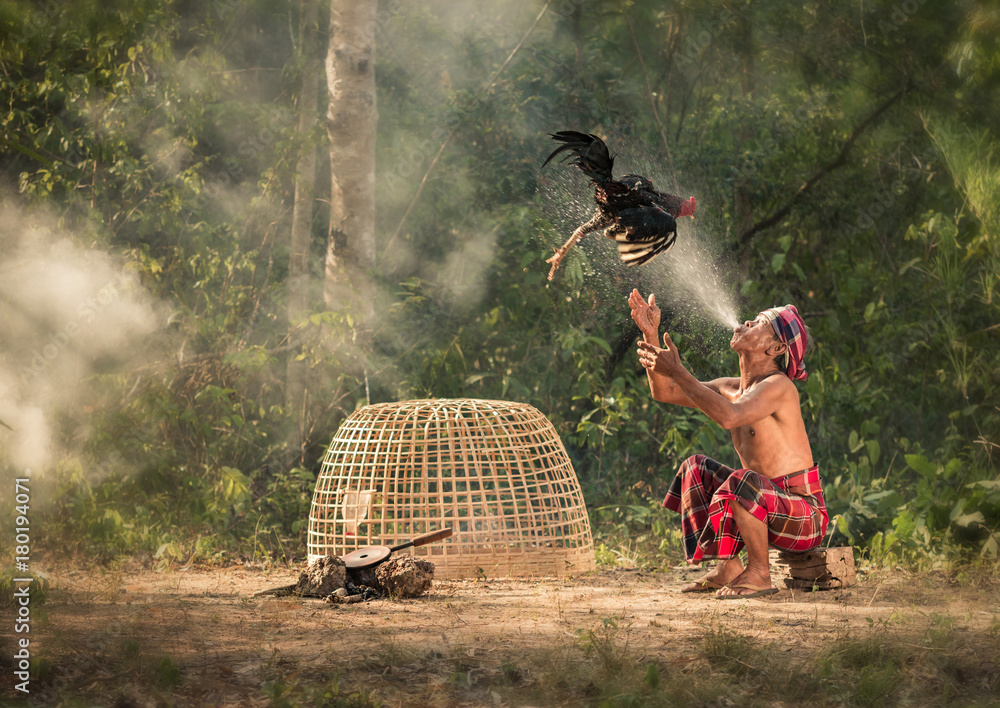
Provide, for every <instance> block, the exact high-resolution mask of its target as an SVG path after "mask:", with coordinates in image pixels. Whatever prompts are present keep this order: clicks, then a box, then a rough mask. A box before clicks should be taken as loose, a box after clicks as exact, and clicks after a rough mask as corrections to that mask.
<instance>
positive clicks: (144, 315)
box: [0, 205, 164, 471]
mask: <svg viewBox="0 0 1000 708" xmlns="http://www.w3.org/2000/svg"><path fill="white" fill-rule="evenodd" d="M0 259H2V260H0V262H2V264H3V265H2V266H0V310H2V316H0V347H2V350H0V421H3V423H4V424H5V425H6V426H7V427H3V426H0V444H2V446H3V448H4V450H5V452H6V456H7V462H8V463H9V464H11V465H13V466H14V467H15V468H30V469H32V470H33V471H42V470H44V469H45V468H47V467H48V466H49V465H50V464H51V463H52V461H53V459H55V456H56V454H57V453H58V452H63V451H67V450H69V449H72V448H73V447H75V446H77V445H79V443H80V442H81V441H80V440H65V439H59V437H58V434H57V430H58V429H59V425H58V421H59V419H60V418H61V417H63V416H67V415H68V416H70V417H71V418H76V419H79V420H81V421H83V422H84V425H85V415H84V406H85V405H86V404H87V401H88V399H89V397H91V396H92V394H93V392H94V390H93V381H92V380H93V378H94V376H95V375H96V374H100V373H108V372H117V371H120V370H121V369H122V368H123V367H125V366H127V365H128V364H129V363H130V362H132V361H134V360H135V358H136V357H137V356H138V355H139V354H140V352H141V350H142V346H141V344H142V343H143V342H144V340H145V339H146V338H148V337H149V335H151V334H153V333H154V332H156V331H157V329H158V328H159V326H160V323H161V322H162V321H163V320H164V313H163V312H162V311H161V310H160V308H158V306H157V304H156V303H155V301H154V300H153V298H152V297H151V296H150V295H149V293H148V292H147V291H146V290H145V289H144V288H143V287H142V286H141V284H140V283H139V281H138V279H137V278H136V277H135V276H134V275H132V274H130V273H128V272H126V271H125V270H124V269H123V266H122V264H121V263H120V262H118V261H117V260H116V259H115V258H113V257H112V256H110V255H108V254H107V253H104V252H101V251H95V250H89V249H86V248H84V247H82V246H81V245H79V243H78V242H77V241H76V240H74V239H73V238H72V237H71V236H70V235H68V234H65V233H60V231H59V230H58V229H57V228H55V227H54V226H53V225H52V224H47V223H45V220H44V219H40V218H38V217H35V216H31V217H28V216H26V215H24V214H22V213H21V212H20V211H19V210H18V209H16V208H15V207H12V206H10V205H0Z"/></svg>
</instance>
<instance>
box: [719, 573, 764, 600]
mask: <svg viewBox="0 0 1000 708" xmlns="http://www.w3.org/2000/svg"><path fill="white" fill-rule="evenodd" d="M776 592H778V588H776V587H774V586H773V585H771V572H770V568H764V569H759V568H753V567H749V566H748V567H747V568H746V569H744V571H743V572H742V573H740V574H739V575H737V576H736V577H735V578H733V579H731V580H730V581H729V582H728V583H726V587H724V588H721V589H720V590H718V591H717V592H716V593H715V595H716V597H719V598H724V599H733V598H740V597H747V598H749V597H760V596H761V595H773V594H774V593H776Z"/></svg>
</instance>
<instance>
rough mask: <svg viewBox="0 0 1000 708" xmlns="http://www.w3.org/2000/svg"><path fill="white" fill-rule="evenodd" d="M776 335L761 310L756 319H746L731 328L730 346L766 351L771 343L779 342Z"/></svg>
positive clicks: (745, 349) (738, 349) (742, 349)
mask: <svg viewBox="0 0 1000 708" xmlns="http://www.w3.org/2000/svg"><path fill="white" fill-rule="evenodd" d="M780 342H781V340H780V339H778V335H776V334H775V333H774V327H772V326H771V322H770V320H768V318H767V315H765V314H764V313H763V312H762V313H760V314H759V315H757V318H756V319H753V320H747V321H746V322H744V323H743V324H741V325H737V326H736V329H734V330H733V338H732V339H731V340H730V342H729V346H730V348H732V349H734V350H737V351H754V350H758V349H759V350H760V351H766V350H767V348H768V347H769V346H771V345H773V344H779V343H780Z"/></svg>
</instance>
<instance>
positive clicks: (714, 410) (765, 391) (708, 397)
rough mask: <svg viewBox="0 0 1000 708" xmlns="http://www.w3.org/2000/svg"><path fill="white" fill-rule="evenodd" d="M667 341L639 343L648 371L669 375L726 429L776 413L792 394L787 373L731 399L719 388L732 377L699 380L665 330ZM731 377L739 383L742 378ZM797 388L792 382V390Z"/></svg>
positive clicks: (640, 356)
mask: <svg viewBox="0 0 1000 708" xmlns="http://www.w3.org/2000/svg"><path fill="white" fill-rule="evenodd" d="M663 343H664V346H663V347H662V348H661V347H658V346H656V345H654V344H650V343H648V342H645V341H643V342H640V343H639V360H640V362H641V363H642V365H643V366H644V367H645V368H646V371H647V372H653V373H651V374H650V376H653V375H654V374H661V375H663V376H664V377H666V378H667V379H669V380H670V381H671V382H672V383H673V385H674V386H676V387H677V388H678V389H679V390H680V392H681V395H683V396H684V397H685V398H686V399H687V400H689V401H691V403H692V405H693V406H694V407H695V408H698V409H700V410H701V411H702V412H703V413H704V414H705V415H707V416H708V417H709V418H711V419H712V420H714V421H715V422H716V423H718V424H719V425H721V426H722V427H723V428H725V429H726V430H732V429H733V428H738V427H740V426H742V425H750V424H751V423H756V422H757V421H758V420H763V419H764V418H766V417H767V416H769V415H772V414H773V413H776V412H777V411H778V410H779V408H780V407H781V405H782V403H783V401H784V399H785V397H786V396H788V394H789V390H788V386H787V385H786V384H791V381H790V380H789V379H787V378H785V377H774V378H770V379H767V380H765V381H762V382H760V383H759V384H758V385H757V386H756V387H754V389H753V390H752V391H749V392H747V393H745V394H743V395H742V396H739V397H738V398H737V399H736V400H730V399H729V398H727V397H726V396H723V395H722V394H721V393H720V392H719V386H720V384H724V383H728V382H729V381H730V380H727V379H716V380H715V381H712V382H709V383H707V384H706V383H702V382H701V381H698V379H696V378H695V377H694V376H693V375H692V374H691V372H689V371H688V370H687V369H685V368H684V365H683V364H681V360H680V355H679V354H678V352H677V346H676V345H675V344H674V343H673V341H672V340H671V339H670V335H669V334H666V333H664V335H663ZM731 381H732V382H734V383H735V384H736V385H739V384H738V380H736V379H733V380H731ZM794 390H795V387H794V384H792V392H794Z"/></svg>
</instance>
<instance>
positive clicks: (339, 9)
mask: <svg viewBox="0 0 1000 708" xmlns="http://www.w3.org/2000/svg"><path fill="white" fill-rule="evenodd" d="M376 10H377V0H331V2H330V47H329V50H328V52H327V57H326V78H327V85H328V88H329V97H330V105H329V111H328V113H327V132H328V134H329V137H330V171H331V185H332V188H331V195H330V236H329V241H328V244H327V251H326V277H325V280H324V283H323V299H324V301H325V303H326V307H327V309H328V310H336V311H344V310H345V309H346V310H349V311H350V312H351V314H352V315H353V317H354V318H355V327H356V329H357V331H356V333H355V334H356V337H355V341H356V342H357V345H358V352H359V357H360V358H361V361H362V362H363V357H364V352H365V351H366V350H367V344H368V339H369V337H370V329H371V322H372V319H373V315H374V306H373V302H372V298H373V293H374V289H373V287H372V281H371V271H372V269H373V268H374V267H375V126H376V123H377V122H378V114H377V112H376V105H375V30H376V28H377V26H378V25H377V12H376ZM357 373H360V374H362V375H365V373H364V368H363V363H362V364H361V366H360V367H359V371H358V372H357Z"/></svg>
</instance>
